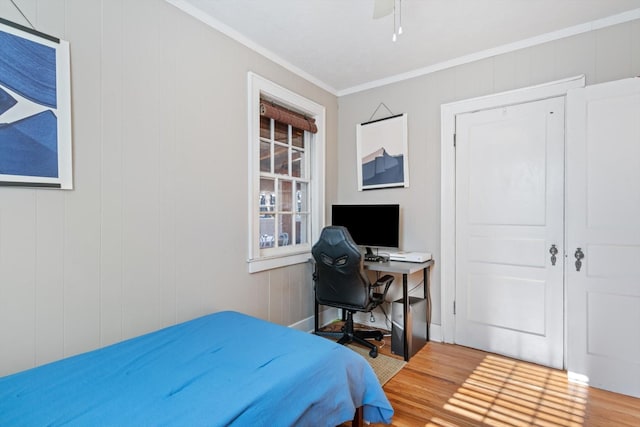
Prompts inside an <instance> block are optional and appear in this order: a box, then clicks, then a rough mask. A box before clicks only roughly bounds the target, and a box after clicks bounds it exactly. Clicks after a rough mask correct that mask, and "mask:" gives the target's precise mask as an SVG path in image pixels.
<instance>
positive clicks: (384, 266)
mask: <svg viewBox="0 0 640 427" xmlns="http://www.w3.org/2000/svg"><path fill="white" fill-rule="evenodd" d="M432 265H433V260H429V261H425V262H404V261H389V262H372V261H365V262H364V268H365V269H366V270H370V271H379V272H381V273H396V274H402V300H403V302H404V304H403V311H404V312H403V320H404V325H403V327H404V331H403V332H404V351H403V353H404V360H406V361H409V340H410V339H411V336H410V332H411V331H409V330H408V326H407V321H408V317H409V314H408V312H409V289H408V286H409V285H408V278H409V275H411V274H413V273H417V272H419V271H420V270H422V274H423V277H424V286H423V290H424V298H425V299H426V300H427V341H429V323H430V322H431V295H430V289H429V268H431V266H432Z"/></svg>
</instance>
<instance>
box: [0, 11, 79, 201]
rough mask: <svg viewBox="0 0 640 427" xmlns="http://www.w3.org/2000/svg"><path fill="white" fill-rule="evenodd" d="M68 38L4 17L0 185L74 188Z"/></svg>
mask: <svg viewBox="0 0 640 427" xmlns="http://www.w3.org/2000/svg"><path fill="white" fill-rule="evenodd" d="M70 87H71V85H70V72H69V43H68V42H66V41H63V40H59V39H57V38H55V37H51V36H49V35H46V34H42V33H40V32H38V31H35V30H32V29H30V28H27V27H23V26H21V25H19V24H15V23H13V22H9V21H6V20H4V19H1V18H0V185H11V186H28V187H51V188H61V189H71V188H73V178H72V151H71V90H70Z"/></svg>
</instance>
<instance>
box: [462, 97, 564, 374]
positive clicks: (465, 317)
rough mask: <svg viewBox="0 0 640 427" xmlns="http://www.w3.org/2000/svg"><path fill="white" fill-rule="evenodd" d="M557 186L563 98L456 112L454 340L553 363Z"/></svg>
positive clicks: (558, 355)
mask: <svg viewBox="0 0 640 427" xmlns="http://www.w3.org/2000/svg"><path fill="white" fill-rule="evenodd" d="M563 188H564V98H563V97H560V98H552V99H547V100H542V101H536V102H531V103H527V104H520V105H513V106H507V107H503V108H496V109H491V110H484V111H479V112H475V113H468V114H462V115H458V116H457V117H456V299H455V311H456V315H455V320H456V321H455V342H456V343H458V344H461V345H465V346H469V347H474V348H479V349H482V350H486V351H490V352H495V353H500V354H504V355H508V356H512V357H515V358H518V359H522V360H528V361H532V362H535V363H539V364H543V365H547V366H552V367H557V368H562V367H563V354H564V353H563V329H564V328H563V326H564V325H563V322H564V320H563V319H564V318H563V306H564V302H563V301H564V299H563V295H564V289H563V263H564V260H563V257H562V253H563V241H564V239H563V237H564V236H563V232H564V230H563V226H564V223H563V203H564V199H563V198H564V194H563ZM552 248H554V249H553V251H555V250H557V254H556V255H555V256H554V260H553V261H552V259H551V258H552V255H551V253H550V250H551V249H552Z"/></svg>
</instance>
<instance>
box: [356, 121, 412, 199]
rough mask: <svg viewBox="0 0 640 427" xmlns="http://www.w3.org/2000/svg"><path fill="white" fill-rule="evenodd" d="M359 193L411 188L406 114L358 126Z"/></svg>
mask: <svg viewBox="0 0 640 427" xmlns="http://www.w3.org/2000/svg"><path fill="white" fill-rule="evenodd" d="M356 145H357V162H358V164H357V170H358V191H363V190H372V189H378V188H393V187H409V158H408V138H407V114H406V113H403V114H398V115H394V116H391V117H387V118H383V119H378V120H373V121H369V122H366V123H360V124H358V125H357V126H356Z"/></svg>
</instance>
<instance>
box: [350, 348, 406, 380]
mask: <svg viewBox="0 0 640 427" xmlns="http://www.w3.org/2000/svg"><path fill="white" fill-rule="evenodd" d="M347 347H349V348H350V349H351V350H353V351H355V352H356V353H358V354H360V355H362V357H364V358H365V359H366V360H367V362H369V364H370V365H371V367H372V368H373V372H375V373H376V376H377V377H378V381H380V385H385V383H386V382H387V381H389V380H390V379H391V378H393V376H394V375H395V374H397V373H398V372H400V369H402V367H403V366H404V365H406V364H407V362H405V361H404V360H400V359H395V358H393V357H389V356H385V355H384V354H378V357H376V358H375V359H374V358H373V357H370V356H369V349H368V348H364V347H360V346H358V345H347Z"/></svg>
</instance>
